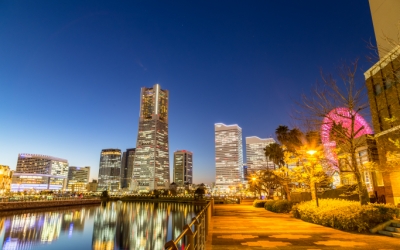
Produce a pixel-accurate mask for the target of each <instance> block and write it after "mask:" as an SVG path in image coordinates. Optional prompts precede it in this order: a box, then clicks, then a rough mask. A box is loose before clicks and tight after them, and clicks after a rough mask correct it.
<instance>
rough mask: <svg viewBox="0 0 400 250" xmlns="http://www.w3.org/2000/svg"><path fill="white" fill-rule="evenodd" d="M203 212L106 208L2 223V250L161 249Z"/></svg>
mask: <svg viewBox="0 0 400 250" xmlns="http://www.w3.org/2000/svg"><path fill="white" fill-rule="evenodd" d="M201 209H202V207H199V206H194V205H192V204H184V203H146V202H137V203H133V202H132V203H131V202H109V203H107V204H103V205H101V206H97V207H77V208H70V209H63V210H56V211H48V212H26V213H19V214H15V215H10V216H3V217H1V218H0V228H1V234H0V239H3V242H2V249H3V250H11V249H57V250H62V249H73V250H78V249H95V250H103V249H107V250H108V249H110V250H111V249H138V250H139V249H151V250H153V249H155V250H156V249H163V246H164V244H165V242H167V241H169V240H171V239H175V238H176V237H177V236H178V235H179V234H180V233H181V232H182V229H183V226H184V225H185V224H187V223H189V222H190V221H191V219H192V218H193V217H194V216H195V214H196V213H197V212H199V211H200V210H201Z"/></svg>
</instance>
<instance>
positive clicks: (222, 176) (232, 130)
mask: <svg viewBox="0 0 400 250" xmlns="http://www.w3.org/2000/svg"><path fill="white" fill-rule="evenodd" d="M214 128H215V170H216V181H215V186H216V189H217V191H218V192H227V191H229V190H231V188H234V187H236V186H237V185H238V184H240V183H242V181H243V149H242V129H241V128H240V127H239V126H238V125H225V124H223V123H217V124H215V127H214Z"/></svg>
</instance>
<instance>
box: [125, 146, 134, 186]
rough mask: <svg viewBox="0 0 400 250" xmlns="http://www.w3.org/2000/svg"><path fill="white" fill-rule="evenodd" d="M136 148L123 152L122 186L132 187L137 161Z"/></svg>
mask: <svg viewBox="0 0 400 250" xmlns="http://www.w3.org/2000/svg"><path fill="white" fill-rule="evenodd" d="M135 150H136V149H135V148H128V149H127V150H126V152H123V153H122V162H121V188H130V187H131V184H132V183H131V182H132V175H133V164H134V161H135Z"/></svg>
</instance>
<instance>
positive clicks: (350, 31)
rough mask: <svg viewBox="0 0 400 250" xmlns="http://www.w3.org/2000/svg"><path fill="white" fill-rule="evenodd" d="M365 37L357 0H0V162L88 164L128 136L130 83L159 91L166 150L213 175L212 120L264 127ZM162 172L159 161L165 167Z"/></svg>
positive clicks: (132, 141)
mask: <svg viewBox="0 0 400 250" xmlns="http://www.w3.org/2000/svg"><path fill="white" fill-rule="evenodd" d="M369 39H372V41H375V40H374V39H375V38H374V33H373V27H372V21H371V17H370V10H369V5H368V1H367V0H357V1H356V0H354V1H348V0H330V1H328V0H326V1H325V0H324V1H320V0H315V1H311V0H310V1H298V0H290V1H289V0H282V1H232V0H227V1H222V0H221V1H71V0H65V1H50V0H48V1H41V0H38V1H12V0H3V1H0V93H1V98H0V118H1V122H0V164H5V165H9V166H10V167H11V169H15V167H16V163H17V157H18V153H36V154H45V155H51V156H55V157H60V158H65V159H67V160H68V161H69V164H70V165H71V166H91V177H92V178H97V175H98V165H99V158H100V151H101V149H103V148H120V149H122V150H125V149H126V148H130V147H135V145H136V136H137V128H138V117H139V97H140V88H141V87H143V86H148V87H150V86H152V85H153V84H155V83H159V84H160V85H161V87H162V88H163V89H168V90H169V91H170V103H169V141H170V154H171V158H170V162H171V165H172V159H173V158H172V155H173V152H174V151H175V150H178V149H186V150H190V151H192V152H193V153H194V182H195V183H200V182H204V183H211V182H212V181H214V178H215V165H214V164H215V163H214V123H217V122H222V123H225V124H238V125H239V126H241V127H242V129H243V141H244V138H245V137H246V136H259V137H271V136H273V133H274V130H275V128H276V127H277V126H278V125H279V124H290V117H289V112H290V110H291V108H292V106H293V102H292V99H293V98H294V99H295V98H297V97H298V96H299V94H300V93H302V92H304V91H308V90H309V89H310V88H311V87H312V85H313V84H314V83H315V82H316V80H318V79H319V70H320V68H322V69H323V70H324V72H327V73H328V72H334V70H335V67H336V66H338V65H340V64H341V63H342V61H343V60H345V61H352V60H354V59H356V58H357V57H358V58H360V66H361V68H362V70H360V72H359V74H360V76H362V73H363V71H364V70H366V69H368V67H369V66H370V64H369V63H367V61H366V60H365V56H366V55H367V54H368V53H369V52H370V50H369V49H368V48H367V46H366V41H368V40H369ZM171 173H172V171H171Z"/></svg>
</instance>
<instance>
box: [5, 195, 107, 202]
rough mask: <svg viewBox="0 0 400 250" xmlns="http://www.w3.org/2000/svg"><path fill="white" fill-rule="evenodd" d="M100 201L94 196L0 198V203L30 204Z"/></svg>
mask: <svg viewBox="0 0 400 250" xmlns="http://www.w3.org/2000/svg"><path fill="white" fill-rule="evenodd" d="M93 199H97V200H98V199H100V197H96V196H87V197H85V196H84V197H52V196H45V197H5V198H0V202H31V201H64V200H93Z"/></svg>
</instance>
